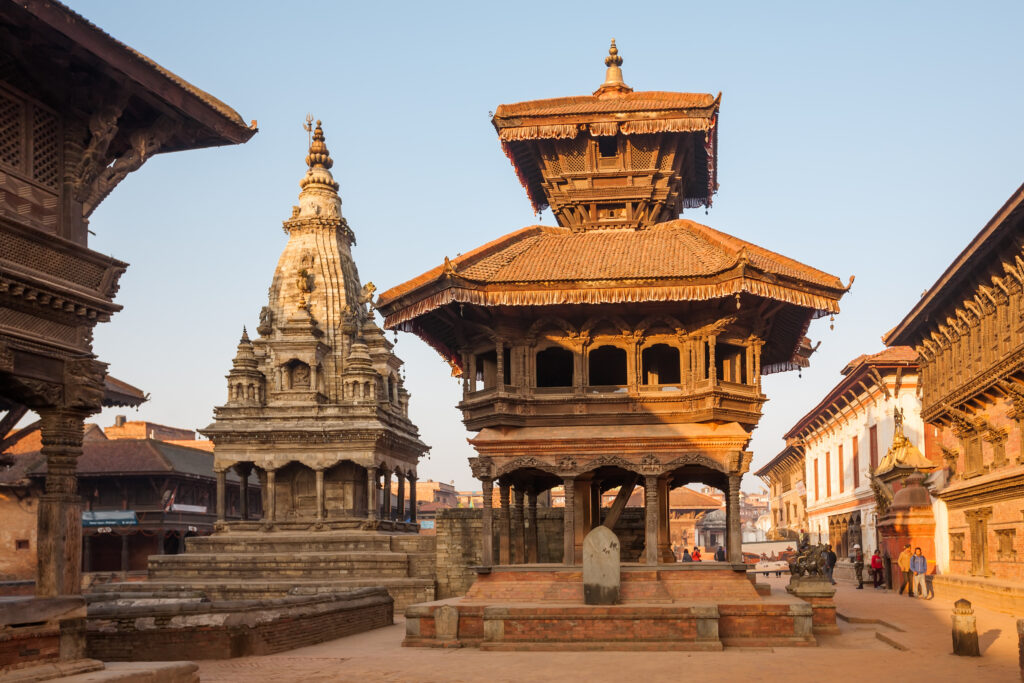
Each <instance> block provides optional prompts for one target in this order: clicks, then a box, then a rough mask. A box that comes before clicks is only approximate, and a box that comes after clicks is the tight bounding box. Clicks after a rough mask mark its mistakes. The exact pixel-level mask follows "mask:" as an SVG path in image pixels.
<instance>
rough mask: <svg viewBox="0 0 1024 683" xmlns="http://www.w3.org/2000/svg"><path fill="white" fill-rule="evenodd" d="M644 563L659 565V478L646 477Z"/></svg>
mask: <svg viewBox="0 0 1024 683" xmlns="http://www.w3.org/2000/svg"><path fill="white" fill-rule="evenodd" d="M644 510H645V512H646V514H645V516H644V518H645V524H644V562H645V563H646V564H650V565H657V564H658V526H659V525H658V477H656V476H650V475H649V476H646V477H644Z"/></svg>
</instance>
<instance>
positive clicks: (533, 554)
mask: <svg viewBox="0 0 1024 683" xmlns="http://www.w3.org/2000/svg"><path fill="white" fill-rule="evenodd" d="M526 504H527V521H528V522H529V524H530V526H529V527H527V529H526V561H527V562H529V563H531V564H536V563H537V562H540V560H539V559H537V493H536V492H535V491H530V493H529V495H528V496H527V503H526Z"/></svg>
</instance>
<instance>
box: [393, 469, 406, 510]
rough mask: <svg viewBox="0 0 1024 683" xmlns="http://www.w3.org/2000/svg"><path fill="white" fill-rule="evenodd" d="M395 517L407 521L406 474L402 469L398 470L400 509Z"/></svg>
mask: <svg viewBox="0 0 1024 683" xmlns="http://www.w3.org/2000/svg"><path fill="white" fill-rule="evenodd" d="M395 519H396V520H398V521H399V522H404V521H405V475H404V474H402V471H401V470H399V471H398V509H397V510H396V511H395Z"/></svg>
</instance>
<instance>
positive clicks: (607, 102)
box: [494, 90, 716, 119]
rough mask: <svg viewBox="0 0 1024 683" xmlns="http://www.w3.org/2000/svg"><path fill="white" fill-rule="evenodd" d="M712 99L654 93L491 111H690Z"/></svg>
mask: <svg viewBox="0 0 1024 683" xmlns="http://www.w3.org/2000/svg"><path fill="white" fill-rule="evenodd" d="M715 99H716V98H715V96H714V95H709V94H706V93H687V92H664V91H658V90H649V91H644V92H631V93H626V94H625V95H622V96H621V97H597V96H595V95H578V96H574V97H554V98H551V99H546V100H530V101H528V102H516V103H515V104H502V105H498V109H497V110H496V111H495V112H494V118H495V119H500V118H506V117H521V116H561V115H567V114H605V113H609V114H610V113H618V112H637V111H662V110H666V109H693V108H704V107H710V106H712V105H713V104H714V103H715Z"/></svg>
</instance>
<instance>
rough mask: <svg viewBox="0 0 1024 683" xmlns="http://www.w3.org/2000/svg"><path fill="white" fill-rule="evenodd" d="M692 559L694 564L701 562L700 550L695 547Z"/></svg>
mask: <svg viewBox="0 0 1024 683" xmlns="http://www.w3.org/2000/svg"><path fill="white" fill-rule="evenodd" d="M691 557H693V561H694V562H700V548H698V547H697V546H693V554H692V555H691Z"/></svg>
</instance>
